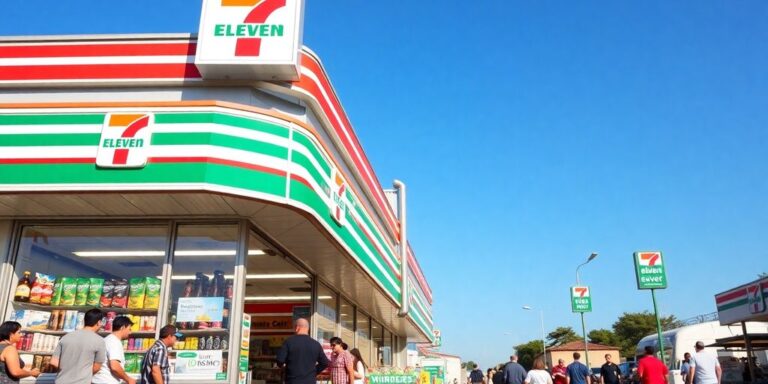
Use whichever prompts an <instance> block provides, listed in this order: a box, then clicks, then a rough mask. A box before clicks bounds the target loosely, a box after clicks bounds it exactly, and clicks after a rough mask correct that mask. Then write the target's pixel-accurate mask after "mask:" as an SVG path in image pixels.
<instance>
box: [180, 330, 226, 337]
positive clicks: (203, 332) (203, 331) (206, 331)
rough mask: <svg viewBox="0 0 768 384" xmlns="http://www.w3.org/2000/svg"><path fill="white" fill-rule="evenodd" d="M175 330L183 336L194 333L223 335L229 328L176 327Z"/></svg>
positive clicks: (193, 334)
mask: <svg viewBox="0 0 768 384" xmlns="http://www.w3.org/2000/svg"><path fill="white" fill-rule="evenodd" d="M177 331H178V332H179V333H181V334H183V335H184V336H195V335H223V334H228V333H229V329H227V328H207V329H177Z"/></svg>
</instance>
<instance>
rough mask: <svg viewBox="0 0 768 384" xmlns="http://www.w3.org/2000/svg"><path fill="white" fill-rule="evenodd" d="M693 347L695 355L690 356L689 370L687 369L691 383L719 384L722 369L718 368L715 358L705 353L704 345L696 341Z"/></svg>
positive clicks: (718, 362)
mask: <svg viewBox="0 0 768 384" xmlns="http://www.w3.org/2000/svg"><path fill="white" fill-rule="evenodd" d="M693 347H694V348H695V349H696V353H695V354H694V355H693V356H691V368H690V369H689V376H690V379H689V380H690V381H691V383H694V384H720V380H721V378H722V376H723V369H722V368H721V367H720V361H719V360H717V356H715V354H714V353H710V352H708V351H705V350H704V343H703V342H701V341H697V342H696V344H695V345H694V346H693Z"/></svg>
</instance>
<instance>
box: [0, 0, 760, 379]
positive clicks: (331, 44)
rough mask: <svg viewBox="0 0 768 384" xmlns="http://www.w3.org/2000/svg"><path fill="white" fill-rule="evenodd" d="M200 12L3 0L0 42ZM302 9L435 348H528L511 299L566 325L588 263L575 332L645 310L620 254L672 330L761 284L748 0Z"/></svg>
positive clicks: (531, 334)
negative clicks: (398, 187) (643, 273)
mask: <svg viewBox="0 0 768 384" xmlns="http://www.w3.org/2000/svg"><path fill="white" fill-rule="evenodd" d="M401 4H402V5H401ZM406 4H407V5H406ZM199 5H200V2H199V1H190V0H184V1H181V0H174V1H166V0H164V1H144V0H135V1H128V2H116V1H98V0H93V1H83V0H69V1H65V2H53V1H43V2H14V4H13V6H11V7H5V8H4V10H3V12H2V13H0V35H27V34H71V33H76V34H87V33H136V32H196V31H197V23H198V18H199V8H200V7H199ZM41 10H44V12H43V13H42V15H41V12H40V11H41ZM305 16H306V19H305V30H304V43H305V44H306V45H308V46H309V47H311V48H312V49H313V50H314V51H315V52H317V53H318V54H319V55H320V56H321V58H322V60H323V62H324V64H325V66H326V69H327V70H328V72H329V73H330V75H331V78H332V80H333V83H334V85H335V87H336V90H337V91H338V93H339V95H340V96H341V99H342V101H343V103H344V105H345V107H346V109H347V112H348V114H349V115H350V117H351V120H352V122H353V124H354V125H355V128H356V131H357V133H358V135H359V136H360V139H361V141H362V143H363V145H364V147H365V149H366V150H367V153H368V156H369V158H370V159H371V162H372V163H373V165H374V167H375V168H376V171H377V173H378V176H379V178H380V179H381V180H382V184H384V185H385V186H388V185H389V184H390V182H391V180H392V179H394V178H399V179H402V180H404V181H405V182H406V183H407V184H408V188H409V229H410V237H411V241H412V243H413V245H414V247H415V249H416V253H417V255H418V258H419V260H420V262H421V265H422V267H423V269H424V270H425V273H426V275H427V278H428V279H429V281H430V283H431V286H432V289H433V291H434V293H435V305H434V316H435V320H436V323H437V325H438V327H439V328H441V329H442V331H443V335H444V336H443V337H444V346H443V348H442V351H444V352H447V353H453V354H458V355H461V356H462V357H464V358H466V359H474V360H475V361H479V362H480V363H481V366H482V367H483V368H485V367H487V366H488V365H489V364H492V363H496V362H500V361H503V360H504V359H505V356H507V355H508V354H509V352H510V351H511V346H512V345H513V344H517V343H520V342H524V341H527V340H530V339H534V338H538V337H540V332H541V330H540V326H539V322H538V316H537V313H534V312H528V311H523V310H522V309H521V306H522V305H524V304H528V305H531V306H534V307H536V308H541V309H543V310H544V317H545V319H544V320H545V327H546V328H547V330H548V331H549V330H551V329H552V328H554V327H556V326H559V325H565V326H573V327H574V328H575V329H579V327H580V325H579V323H578V317H577V316H576V315H574V314H571V313H570V308H569V301H568V296H567V290H568V287H569V286H570V285H572V284H573V283H574V280H575V276H574V270H575V267H576V265H578V264H579V263H580V262H581V261H583V259H585V258H586V257H587V256H588V255H589V253H590V252H593V251H595V252H599V253H600V256H599V257H598V258H597V259H596V260H595V261H594V262H593V263H591V264H589V265H588V266H586V267H584V268H583V269H582V280H583V281H584V282H586V283H587V284H589V285H590V286H591V287H592V291H593V296H594V312H592V313H590V314H588V315H587V325H588V328H589V329H593V328H606V327H610V325H611V324H612V323H613V321H614V320H615V319H616V318H617V316H618V315H620V314H621V313H622V312H624V311H641V310H646V309H651V300H650V295H649V293H648V292H638V291H637V290H636V289H635V283H634V272H633V269H632V262H631V259H630V258H631V254H632V252H633V251H635V250H640V249H653V250H662V251H664V253H665V258H666V260H665V262H666V264H667V267H668V270H669V272H668V274H669V276H668V278H669V289H667V290H665V291H663V292H660V293H659V295H658V297H659V300H660V308H661V310H662V312H663V314H665V315H666V314H674V315H676V316H678V317H679V318H687V317H691V316H695V315H698V314H703V313H708V312H713V311H714V310H715V306H714V299H713V295H714V294H715V293H718V292H720V291H723V290H725V289H728V288H730V287H733V286H735V285H738V284H741V283H744V282H747V281H751V280H753V279H754V278H755V277H756V274H757V273H758V272H763V271H768V251H767V250H766V249H767V248H766V242H767V240H768V235H766V228H767V227H768V203H767V201H768V200H767V196H768V172H767V168H768V167H767V165H768V150H766V147H768V129H766V126H768V108H767V106H768V70H766V68H768V49H766V48H768V46H766V41H768V23H766V22H765V20H766V19H768V3H766V2H761V1H744V2H726V1H690V2H687V1H673V2H670V1H645V2H568V1H562V2H556V1H519V2H518V1H479V2H469V3H468V2H466V1H463V2H459V1H439V2H438V1H419V2H407V3H406V2H403V3H393V2H368V1H366V2H362V1H334V0H323V1H318V0H309V1H308V4H307V5H306V12H305Z"/></svg>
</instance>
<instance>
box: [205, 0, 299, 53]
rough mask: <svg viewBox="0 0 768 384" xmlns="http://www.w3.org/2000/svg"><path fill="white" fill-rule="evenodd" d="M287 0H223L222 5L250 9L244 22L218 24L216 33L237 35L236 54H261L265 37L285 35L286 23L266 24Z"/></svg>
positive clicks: (218, 34)
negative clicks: (262, 41)
mask: <svg viewBox="0 0 768 384" xmlns="http://www.w3.org/2000/svg"><path fill="white" fill-rule="evenodd" d="M285 1H286V0H221V6H222V7H240V8H245V9H246V10H248V9H249V10H248V13H247V14H246V15H245V17H244V18H243V21H242V23H238V24H217V25H216V28H215V30H214V35H216V36H235V37H237V43H236V45H235V56H259V55H260V54H261V39H262V38H263V37H271V36H283V33H284V28H285V26H284V25H282V24H266V22H267V19H268V18H269V16H271V15H272V13H274V12H275V11H277V10H278V9H280V8H283V7H285ZM246 7H247V8H246Z"/></svg>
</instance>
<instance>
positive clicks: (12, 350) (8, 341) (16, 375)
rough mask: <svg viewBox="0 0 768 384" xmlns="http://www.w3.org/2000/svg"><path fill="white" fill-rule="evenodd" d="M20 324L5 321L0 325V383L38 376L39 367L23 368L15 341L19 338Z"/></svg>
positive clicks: (9, 382)
mask: <svg viewBox="0 0 768 384" xmlns="http://www.w3.org/2000/svg"><path fill="white" fill-rule="evenodd" d="M20 331H21V324H19V323H17V322H15V321H6V322H5V323H3V325H0V384H15V383H18V382H19V379H23V378H25V377H30V376H31V377H38V376H40V370H39V369H31V370H30V369H24V361H23V360H21V358H19V351H17V350H16V343H18V342H19V340H21V332H20Z"/></svg>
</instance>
